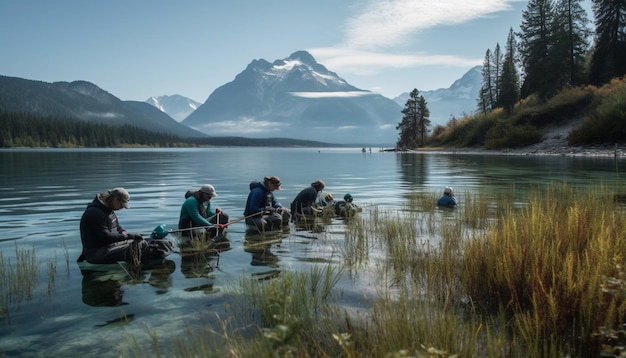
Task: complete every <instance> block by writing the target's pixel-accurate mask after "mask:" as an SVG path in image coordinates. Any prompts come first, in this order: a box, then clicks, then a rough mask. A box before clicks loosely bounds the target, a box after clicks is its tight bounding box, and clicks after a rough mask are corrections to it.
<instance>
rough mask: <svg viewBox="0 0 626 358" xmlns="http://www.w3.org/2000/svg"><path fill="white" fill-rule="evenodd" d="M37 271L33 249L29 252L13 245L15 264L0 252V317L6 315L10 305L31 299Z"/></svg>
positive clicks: (38, 267)
mask: <svg viewBox="0 0 626 358" xmlns="http://www.w3.org/2000/svg"><path fill="white" fill-rule="evenodd" d="M39 269H40V265H39V264H38V262H37V258H36V256H35V248H34V247H33V248H31V249H30V250H29V249H21V248H19V247H18V246H17V245H15V263H12V262H11V260H10V259H5V258H4V256H3V255H2V252H1V251H0V315H4V314H6V313H7V309H8V306H9V305H10V304H19V303H20V302H21V301H23V300H30V299H32V298H33V294H34V291H35V286H36V283H37V277H38V274H39Z"/></svg>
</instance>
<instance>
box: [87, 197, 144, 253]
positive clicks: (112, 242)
mask: <svg viewBox="0 0 626 358" xmlns="http://www.w3.org/2000/svg"><path fill="white" fill-rule="evenodd" d="M122 208H125V209H128V208H130V194H128V191H126V189H124V188H121V187H118V188H114V189H111V190H109V191H108V192H106V193H102V194H98V195H96V197H95V198H94V199H93V201H92V202H91V203H90V204H89V205H87V208H86V209H85V212H84V213H83V215H82V217H81V218H80V240H81V242H82V244H83V251H82V253H81V255H80V257H79V258H78V260H77V261H78V262H82V261H87V262H89V263H92V264H111V263H116V262H118V261H126V262H136V261H137V259H138V258H139V260H142V259H144V258H148V257H149V256H150V255H149V247H148V243H147V242H146V240H144V239H143V238H142V237H141V235H140V234H131V233H129V232H127V231H126V230H124V229H123V228H122V226H121V225H120V224H119V221H118V219H117V215H116V214H115V212H116V211H117V210H120V209H122Z"/></svg>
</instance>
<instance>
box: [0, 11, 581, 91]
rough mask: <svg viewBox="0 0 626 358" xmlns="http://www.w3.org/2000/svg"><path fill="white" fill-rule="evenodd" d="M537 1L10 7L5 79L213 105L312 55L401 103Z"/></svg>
mask: <svg viewBox="0 0 626 358" xmlns="http://www.w3.org/2000/svg"><path fill="white" fill-rule="evenodd" d="M588 2H590V0H586V1H585V7H586V8H587V9H588V6H589V5H588V4H587V3H588ZM526 5H527V2H526V1H515V0H350V1H348V0H342V1H336V0H317V1H286V0H266V1H259V0H243V1H238V0H232V1H205V0H180V1H169V0H168V1H164V0H152V1H139V0H138V1H127V0H107V1H84V0H58V1H50V0H2V1H0V48H1V49H2V56H0V75H5V76H15V77H21V78H26V79H31V80H39V81H45V82H56V81H75V80H85V81H89V82H92V83H94V84H96V85H97V86H99V87H101V88H102V89H104V90H105V91H107V92H109V93H111V94H113V95H115V96H117V97H119V98H120V99H123V100H137V101H145V100H147V99H148V98H149V97H151V96H160V95H173V94H180V95H183V96H186V97H189V98H192V99H194V100H196V101H198V102H204V101H205V100H206V99H207V98H208V96H209V95H210V94H211V93H212V92H213V91H214V90H215V89H216V88H218V87H219V86H221V85H223V84H226V83H228V82H230V81H232V80H233V79H234V78H235V76H236V75H237V74H238V73H240V72H241V71H243V70H244V69H245V67H246V66H247V65H248V64H249V63H250V62H251V61H253V60H255V59H265V60H267V61H270V62H273V61H274V60H276V59H284V58H286V57H288V56H289V55H290V54H292V53H293V52H296V51H299V50H306V51H309V52H310V53H311V54H312V55H313V56H314V57H315V59H316V60H317V62H319V63H321V64H323V65H324V66H326V68H328V69H329V70H330V71H333V72H336V73H337V74H338V75H339V76H341V77H342V78H343V79H345V80H346V81H347V82H348V83H350V84H352V85H354V86H356V87H358V88H361V89H364V90H371V91H375V92H378V93H381V94H383V95H385V96H387V97H389V98H393V97H396V96H398V95H400V94H401V93H403V92H410V91H411V90H412V89H413V88H417V89H419V90H433V89H437V88H444V87H449V86H450V85H451V84H452V82H454V80H456V79H458V78H460V77H461V76H462V75H463V74H464V73H466V72H467V71H468V70H469V69H470V68H471V67H473V66H475V65H480V64H481V63H482V60H483V58H484V55H485V52H486V51H487V49H493V48H494V47H495V45H496V44H497V43H499V44H500V45H501V46H504V42H505V41H506V37H507V35H508V31H509V29H510V28H513V30H514V31H518V29H519V25H520V23H521V19H522V11H523V10H524V9H525V8H526ZM588 16H589V17H590V19H591V18H592V14H591V13H588ZM301 95H306V94H301Z"/></svg>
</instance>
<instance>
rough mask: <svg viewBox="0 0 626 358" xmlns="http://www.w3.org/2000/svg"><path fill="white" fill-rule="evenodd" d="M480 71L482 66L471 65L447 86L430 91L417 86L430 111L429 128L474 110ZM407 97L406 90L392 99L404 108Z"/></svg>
mask: <svg viewBox="0 0 626 358" xmlns="http://www.w3.org/2000/svg"><path fill="white" fill-rule="evenodd" d="M481 72H482V66H475V67H472V68H471V69H470V70H469V71H467V72H466V73H465V74H464V75H463V77H461V78H460V79H458V80H456V81H454V83H452V85H451V86H450V87H449V88H440V89H437V90H432V91H421V90H420V89H419V88H418V91H419V94H420V95H422V96H424V99H425V100H426V103H427V106H428V110H429V111H430V122H431V128H432V127H435V126H437V125H446V124H447V123H448V121H449V120H450V117H451V116H454V117H456V118H457V119H458V118H460V117H462V116H464V115H471V114H473V113H474V112H475V111H476V108H477V103H478V102H477V101H478V94H479V92H480V86H481V85H482V73H481ZM408 99H409V93H408V92H407V93H403V94H401V95H400V96H398V97H396V98H394V101H396V103H398V104H399V105H400V106H402V107H403V108H404V105H405V104H406V101H407V100H408Z"/></svg>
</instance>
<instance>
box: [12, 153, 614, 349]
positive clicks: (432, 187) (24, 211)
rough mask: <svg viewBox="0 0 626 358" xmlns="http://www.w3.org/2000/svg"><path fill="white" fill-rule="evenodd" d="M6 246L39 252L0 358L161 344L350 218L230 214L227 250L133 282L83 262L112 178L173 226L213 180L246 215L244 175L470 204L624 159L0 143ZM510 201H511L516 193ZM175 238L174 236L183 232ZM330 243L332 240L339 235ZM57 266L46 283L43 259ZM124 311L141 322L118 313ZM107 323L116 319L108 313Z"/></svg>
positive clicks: (353, 298)
mask: <svg viewBox="0 0 626 358" xmlns="http://www.w3.org/2000/svg"><path fill="white" fill-rule="evenodd" d="M0 163H1V164H2V165H1V166H0V250H1V252H2V257H3V259H4V260H5V262H6V261H11V262H15V260H16V257H15V256H16V251H18V250H22V249H26V250H30V249H33V248H34V250H35V252H36V257H37V260H38V261H40V262H41V270H40V272H41V274H40V278H39V284H38V286H37V288H36V289H35V293H34V295H33V297H32V298H31V299H29V300H22V301H21V302H18V303H11V304H10V305H9V313H8V314H5V315H0V317H1V318H2V322H1V323H0V355H3V354H4V356H6V357H13V356H20V357H31V356H32V357H38V356H46V357H49V356H61V355H63V356H70V355H77V354H80V355H85V354H86V355H88V356H96V355H98V356H101V357H112V356H118V355H119V354H120V353H121V352H122V350H121V348H120V347H121V346H123V345H124V344H125V343H127V340H126V337H128V336H129V335H131V334H132V335H134V336H135V337H137V339H138V341H139V342H140V344H143V343H145V347H146V349H149V348H148V347H149V346H150V344H151V337H150V333H152V334H156V335H157V336H158V337H159V342H161V343H162V344H164V347H163V350H164V351H167V348H168V347H167V344H168V343H167V342H168V341H171V338H173V337H177V336H179V335H183V334H184V331H185V328H186V327H193V326H194V325H196V324H199V323H200V321H204V322H205V323H206V322H210V321H211V320H212V319H214V317H215V315H216V314H217V315H219V316H220V317H222V318H224V317H223V315H224V309H223V308H224V304H225V303H226V300H227V297H228V295H226V294H225V292H226V291H227V290H228V289H229V287H230V286H232V285H233V284H234V283H236V281H237V279H238V277H240V276H248V277H259V278H263V277H273V276H275V275H277V274H279V273H280V271H283V270H308V269H309V267H310V266H311V265H314V264H315V263H318V262H331V263H332V262H340V261H341V257H339V255H338V250H337V247H336V246H334V245H340V241H341V237H342V231H343V230H344V229H343V228H344V226H343V221H342V220H340V219H333V221H332V223H331V224H330V225H328V227H327V228H326V229H325V231H324V232H321V233H319V232H310V231H304V230H298V229H296V228H295V227H293V226H291V227H290V228H288V231H286V232H284V233H281V234H280V239H281V240H280V242H276V243H274V244H271V245H259V246H250V245H248V246H246V245H245V242H246V239H247V237H246V233H245V225H244V224H243V222H239V223H236V224H233V225H231V227H230V228H229V233H228V238H229V239H230V241H231V248H230V250H228V251H224V252H222V253H221V254H220V255H219V256H202V255H201V256H199V257H192V258H186V259H181V256H180V255H178V254H176V253H175V254H172V255H170V257H169V259H171V261H172V262H173V265H175V268H174V269H173V271H172V272H168V271H162V270H161V271H159V270H155V271H153V272H146V273H145V277H144V279H143V280H141V282H129V281H128V280H127V279H126V278H125V273H124V271H123V270H119V269H118V270H104V271H103V272H101V273H98V272H96V273H95V274H94V273H93V272H92V273H90V274H89V275H87V274H85V275H83V273H82V272H81V269H80V267H79V266H78V264H77V263H76V258H77V257H78V255H79V254H80V251H81V243H80V235H79V229H78V223H79V220H80V217H81V215H82V213H83V210H84V209H85V206H86V205H87V204H88V203H89V202H90V201H91V200H92V199H93V198H94V196H95V195H96V194H97V193H99V192H103V191H105V190H106V189H110V188H113V187H116V186H123V187H125V188H126V189H128V191H129V192H130V194H131V209H129V210H121V211H119V212H118V218H119V220H120V223H121V224H122V226H123V227H125V228H126V229H127V230H129V231H131V232H139V233H149V232H151V231H152V229H154V228H155V227H156V226H157V225H160V224H165V225H166V226H167V227H168V228H170V229H175V228H176V225H177V222H178V214H179V210H180V205H181V204H182V202H183V200H184V194H185V192H186V191H187V190H188V189H197V188H199V187H200V186H201V185H202V184H205V183H210V184H213V185H214V186H215V188H216V190H217V193H218V195H219V196H218V197H216V198H215V199H213V200H212V207H213V208H215V207H220V208H221V209H222V210H224V211H225V212H227V213H228V214H229V215H230V218H231V219H236V218H240V217H242V216H243V209H244V206H245V202H246V198H247V194H248V191H249V189H248V185H249V183H250V182H251V181H253V180H261V179H262V178H263V176H266V175H276V176H279V177H280V178H281V180H282V183H283V185H282V190H280V191H278V192H276V196H277V198H278V199H279V201H280V202H281V203H282V204H283V205H285V206H289V204H290V203H291V200H292V199H293V198H294V197H295V196H296V194H297V193H298V192H299V191H300V190H301V189H303V188H305V187H307V186H309V184H310V183H311V182H312V181H314V180H315V179H318V178H321V179H324V180H325V181H326V185H327V187H326V190H325V191H327V192H331V193H333V194H334V196H335V198H336V199H340V198H341V197H343V195H344V194H345V193H348V192H349V193H351V194H352V196H353V197H354V198H355V203H357V204H359V205H360V206H362V207H363V208H364V209H365V210H364V213H363V214H364V215H367V208H368V207H370V206H371V205H372V204H377V205H380V206H382V207H385V208H389V209H392V210H393V209H394V208H400V207H401V206H402V205H403V204H405V203H406V200H407V196H408V194H409V193H411V192H433V191H441V190H442V189H443V187H445V186H447V185H449V186H452V187H453V188H454V190H455V193H456V194H457V196H458V197H459V199H460V201H461V205H463V195H464V194H467V193H475V192H479V191H480V192H481V193H492V194H494V195H498V194H500V193H502V192H507V191H510V190H511V188H512V187H513V186H514V187H515V193H517V194H519V193H521V192H523V191H525V190H527V189H528V188H529V187H531V186H536V185H545V184H548V183H552V182H562V181H566V182H568V183H571V184H572V185H574V186H577V187H580V188H581V189H583V190H584V188H586V187H589V186H594V185H611V186H620V187H621V182H622V181H623V176H624V173H623V170H624V169H623V168H624V166H625V165H626V162H625V161H624V159H621V158H620V159H618V160H615V159H614V158H580V157H575V158H572V157H520V156H506V155H502V156H496V155H453V154H435V153H428V154H417V153H402V154H396V153H382V152H378V151H377V150H376V149H373V151H372V152H367V153H362V152H361V150H360V148H341V149H329V148H320V149H317V148H297V149H280V148H209V149H151V150H147V149H97V150H86V149H77V150H0ZM512 200H515V199H514V198H512ZM172 236H173V235H170V237H171V238H175V236H173V237H172ZM333 243H334V244H333ZM51 265H53V266H54V267H55V272H56V273H55V277H54V282H53V284H52V286H49V283H48V282H49V279H48V272H49V271H50V270H49V267H51ZM376 285H377V283H376V282H372V281H370V280H368V279H367V275H363V276H362V277H360V278H358V279H357V280H350V279H342V280H341V281H340V282H339V287H340V289H341V290H342V296H341V297H342V303H343V304H345V305H346V307H351V308H353V309H357V310H358V309H367V308H368V303H367V301H366V300H364V299H363V297H364V296H367V295H368V294H369V293H372V292H374V291H375V290H376ZM121 314H125V315H127V316H129V317H132V318H133V320H132V321H130V322H128V323H126V324H124V325H120V324H116V323H115V319H116V318H119V317H120V316H121ZM109 322H113V323H111V324H109Z"/></svg>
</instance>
